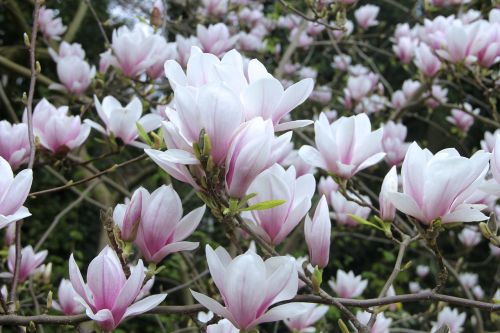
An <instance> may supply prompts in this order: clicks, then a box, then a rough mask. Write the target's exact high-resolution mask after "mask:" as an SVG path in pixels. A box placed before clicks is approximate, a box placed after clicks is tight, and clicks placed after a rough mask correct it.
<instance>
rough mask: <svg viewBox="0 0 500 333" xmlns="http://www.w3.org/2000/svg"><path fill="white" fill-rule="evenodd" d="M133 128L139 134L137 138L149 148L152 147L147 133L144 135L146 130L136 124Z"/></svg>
mask: <svg viewBox="0 0 500 333" xmlns="http://www.w3.org/2000/svg"><path fill="white" fill-rule="evenodd" d="M135 126H136V127H137V132H138V133H139V137H140V138H141V139H142V140H144V142H146V143H147V144H148V145H149V146H153V141H151V139H150V138H149V135H148V133H146V130H145V129H144V127H142V125H141V124H139V123H138V122H136V123H135Z"/></svg>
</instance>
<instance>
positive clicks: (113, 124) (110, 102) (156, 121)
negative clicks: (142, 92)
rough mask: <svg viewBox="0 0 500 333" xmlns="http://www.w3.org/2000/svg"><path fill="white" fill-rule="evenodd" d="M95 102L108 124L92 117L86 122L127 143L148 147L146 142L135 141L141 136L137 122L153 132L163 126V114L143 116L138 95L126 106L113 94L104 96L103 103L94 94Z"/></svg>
mask: <svg viewBox="0 0 500 333" xmlns="http://www.w3.org/2000/svg"><path fill="white" fill-rule="evenodd" d="M94 103H95V107H96V110H97V114H98V115H99V117H100V118H101V120H102V121H103V123H104V124H105V125H106V129H104V127H102V126H101V125H100V124H98V123H96V122H94V121H92V120H90V119H85V122H86V123H88V124H89V125H90V126H92V128H94V129H96V130H97V131H99V132H101V133H103V134H106V135H111V134H113V135H114V137H115V138H119V139H120V140H122V142H123V143H124V144H126V145H127V144H130V145H132V146H136V147H140V148H145V147H147V146H146V145H145V144H143V143H141V142H138V141H135V140H136V139H137V138H138V136H139V133H138V131H137V125H136V123H139V124H140V125H141V126H142V127H143V128H144V130H145V131H146V132H151V131H153V130H155V129H157V128H158V127H160V126H161V116H159V115H157V114H152V113H151V114H147V115H145V116H143V117H141V115H142V104H141V101H140V100H139V99H138V98H137V97H136V96H134V97H133V98H132V100H131V101H130V103H128V104H127V105H126V106H125V107H123V106H122V105H121V104H120V102H119V101H118V100H117V99H116V98H114V97H113V96H106V97H104V99H103V100H102V104H101V103H100V102H99V100H98V99H97V96H94Z"/></svg>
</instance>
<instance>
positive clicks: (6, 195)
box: [0, 157, 33, 229]
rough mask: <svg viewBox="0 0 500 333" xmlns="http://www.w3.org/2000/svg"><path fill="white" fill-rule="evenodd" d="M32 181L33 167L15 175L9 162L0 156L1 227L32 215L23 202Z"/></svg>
mask: <svg viewBox="0 0 500 333" xmlns="http://www.w3.org/2000/svg"><path fill="white" fill-rule="evenodd" d="M32 181H33V171H32V170H31V169H27V170H23V171H21V172H19V173H18V174H17V175H16V176H15V177H14V173H13V172H12V169H11V167H10V165H9V163H8V162H7V161H6V160H5V159H3V157H0V229H2V228H5V227H6V226H8V225H9V224H10V223H12V222H16V221H19V220H21V219H23V218H26V217H28V216H31V213H30V212H29V210H28V208H26V207H24V206H23V204H24V202H25V201H26V198H27V197H28V194H29V191H30V189H31V183H32Z"/></svg>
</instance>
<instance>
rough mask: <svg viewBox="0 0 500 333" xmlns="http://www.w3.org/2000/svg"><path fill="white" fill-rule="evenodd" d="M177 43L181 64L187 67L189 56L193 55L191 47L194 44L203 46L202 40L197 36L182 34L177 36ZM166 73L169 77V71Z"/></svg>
mask: <svg viewBox="0 0 500 333" xmlns="http://www.w3.org/2000/svg"><path fill="white" fill-rule="evenodd" d="M175 44H177V54H178V56H179V64H181V66H182V67H186V65H187V63H188V60H189V58H190V57H191V49H192V47H193V46H196V47H201V44H200V41H199V40H198V38H196V37H195V36H190V37H183V36H181V35H177V36H175ZM165 73H166V74H167V77H168V72H166V68H165Z"/></svg>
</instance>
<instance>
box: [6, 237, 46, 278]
mask: <svg viewBox="0 0 500 333" xmlns="http://www.w3.org/2000/svg"><path fill="white" fill-rule="evenodd" d="M47 254H48V252H47V250H44V251H40V252H36V253H35V251H33V248H32V247H31V245H28V246H26V247H24V248H22V249H21V266H20V267H19V281H20V282H24V281H26V279H27V278H28V277H30V276H31V275H33V274H34V273H35V272H36V271H37V268H38V267H39V266H40V265H41V264H42V263H43V261H44V260H45V258H46V257H47ZM15 266H16V246H15V245H11V246H9V254H8V256H7V267H8V268H9V272H10V274H9V273H7V274H9V276H10V277H12V276H13V275H14V269H15Z"/></svg>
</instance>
